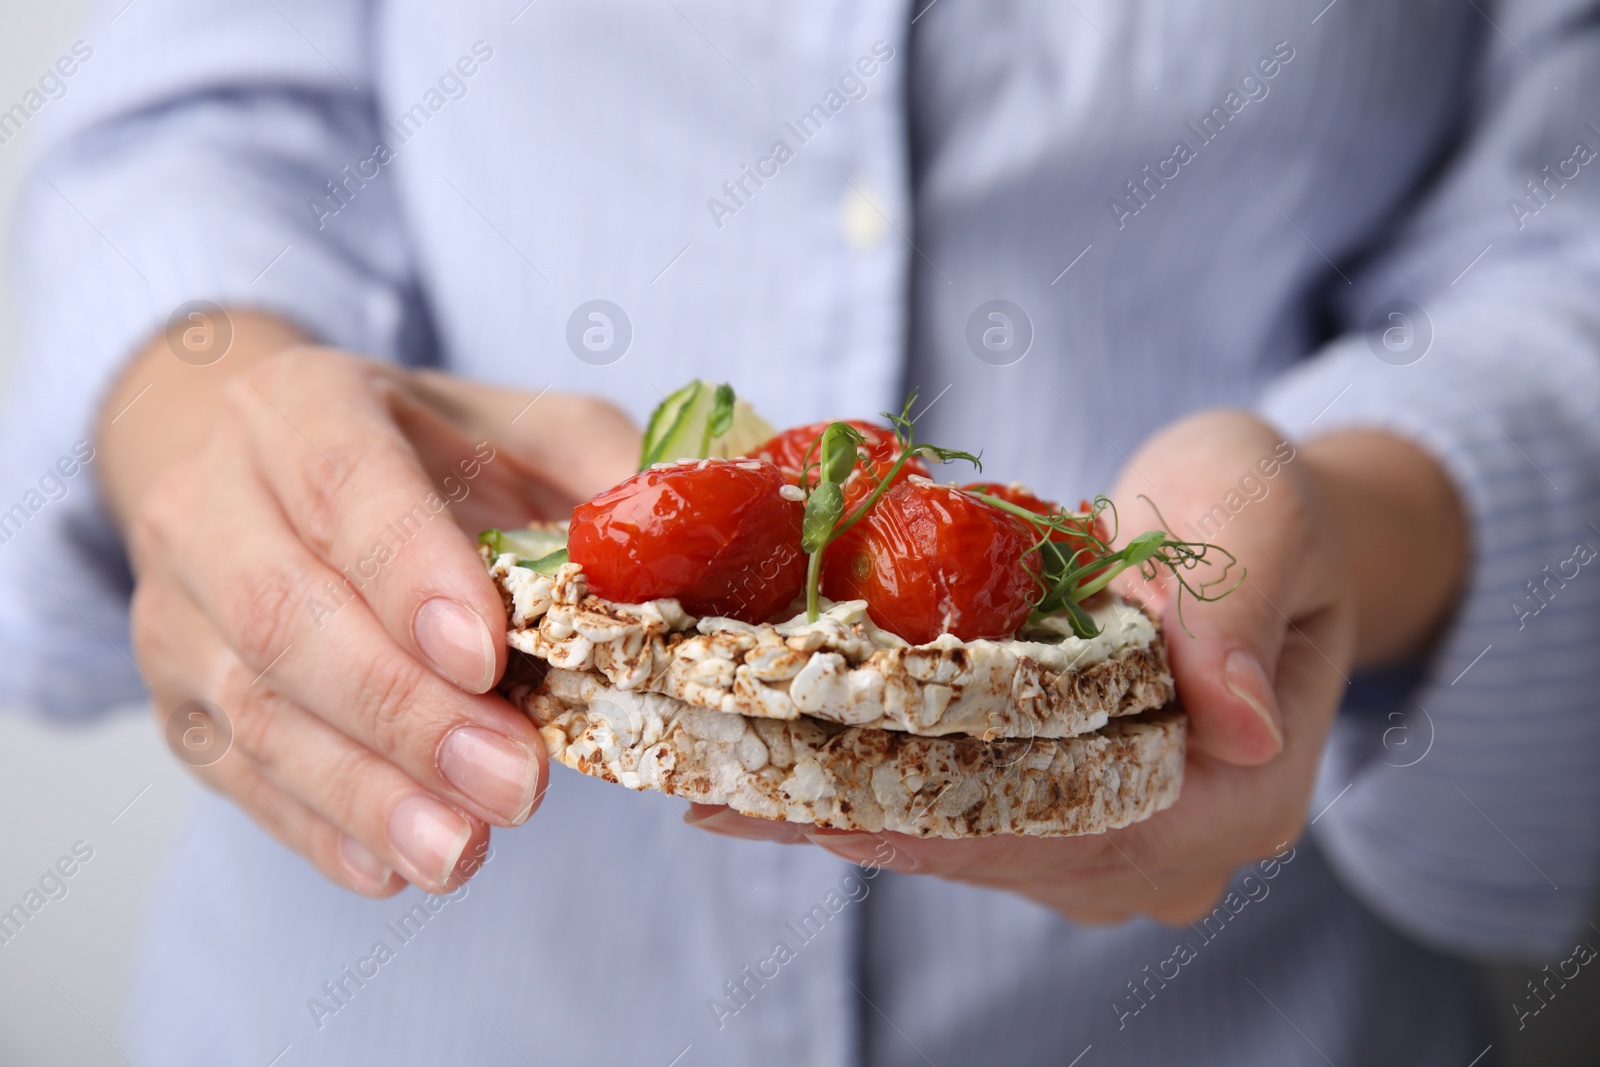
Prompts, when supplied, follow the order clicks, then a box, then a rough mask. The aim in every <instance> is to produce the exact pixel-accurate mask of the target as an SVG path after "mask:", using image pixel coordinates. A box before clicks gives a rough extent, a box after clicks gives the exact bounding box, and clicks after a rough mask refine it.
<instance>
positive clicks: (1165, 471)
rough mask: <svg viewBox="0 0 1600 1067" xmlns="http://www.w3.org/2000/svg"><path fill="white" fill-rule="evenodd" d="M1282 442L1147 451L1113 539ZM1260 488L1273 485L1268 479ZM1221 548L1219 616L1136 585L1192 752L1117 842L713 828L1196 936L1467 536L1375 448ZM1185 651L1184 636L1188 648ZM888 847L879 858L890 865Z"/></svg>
mask: <svg viewBox="0 0 1600 1067" xmlns="http://www.w3.org/2000/svg"><path fill="white" fill-rule="evenodd" d="M1281 440H1282V437H1281V435H1280V434H1279V433H1278V432H1277V431H1276V430H1274V429H1273V428H1272V427H1271V426H1269V425H1268V424H1266V423H1264V422H1262V421H1261V420H1260V419H1258V418H1256V417H1255V416H1253V415H1250V414H1248V413H1245V412H1240V411H1226V410H1219V411H1207V412H1202V413H1200V414H1197V415H1194V416H1191V417H1189V418H1186V419H1183V420H1182V421H1180V422H1178V423H1176V424H1174V425H1172V426H1171V427H1169V428H1167V429H1165V430H1163V431H1161V432H1160V433H1158V434H1157V435H1155V437H1153V438H1152V439H1151V440H1150V441H1148V442H1147V443H1146V444H1145V445H1144V446H1143V447H1142V448H1141V449H1140V450H1139V452H1138V453H1137V454H1136V455H1135V456H1134V457H1133V458H1132V459H1131V460H1130V461H1129V464H1128V467H1127V469H1126V470H1125V471H1124V473H1123V476H1122V477H1121V478H1120V480H1119V483H1118V485H1117V487H1116V489H1115V491H1114V492H1113V493H1112V494H1111V496H1112V499H1113V500H1115V501H1116V502H1117V504H1118V508H1119V511H1120V514H1121V518H1122V535H1123V537H1124V538H1126V537H1127V536H1129V535H1132V534H1137V533H1139V532H1141V531H1143V530H1145V529H1151V528H1154V527H1156V526H1157V525H1158V523H1157V522H1156V520H1155V515H1154V513H1153V512H1151V511H1150V509H1149V508H1148V506H1147V505H1146V504H1145V503H1144V502H1143V501H1141V500H1139V499H1138V497H1139V495H1140V494H1145V495H1147V496H1149V497H1150V498H1151V499H1152V500H1153V501H1155V502H1156V504H1157V505H1158V506H1159V507H1160V509H1161V512H1162V514H1164V515H1165V516H1166V518H1167V519H1168V520H1169V521H1171V522H1172V523H1173V524H1175V527H1176V528H1177V529H1178V530H1180V531H1181V530H1184V529H1185V528H1186V525H1187V523H1189V522H1191V521H1194V520H1196V519H1198V518H1199V517H1201V516H1203V515H1206V514H1208V513H1210V512H1211V509H1212V507H1213V506H1214V505H1217V504H1220V503H1221V502H1222V501H1223V499H1224V498H1225V496H1226V495H1227V494H1228V492H1229V491H1230V490H1232V491H1236V490H1237V488H1238V484H1239V480H1240V478H1241V477H1242V476H1244V475H1245V474H1249V473H1254V474H1255V475H1256V477H1257V478H1258V479H1259V478H1260V471H1259V470H1257V467H1256V463H1257V461H1258V460H1259V459H1261V458H1262V457H1271V456H1272V455H1273V453H1274V449H1275V448H1276V447H1277V446H1278V445H1279V443H1280V442H1281ZM1263 480H1264V479H1263ZM1266 484H1267V485H1268V486H1269V491H1268V493H1267V495H1266V496H1265V497H1263V498H1261V499H1259V500H1251V501H1250V502H1249V503H1247V504H1246V505H1245V507H1244V508H1243V510H1241V511H1240V512H1239V513H1238V514H1237V515H1235V516H1234V517H1233V518H1232V519H1230V520H1229V521H1228V523H1227V524H1226V525H1225V526H1224V527H1223V528H1222V529H1221V530H1220V531H1219V532H1218V533H1216V534H1215V535H1214V537H1213V540H1214V541H1215V542H1216V543H1218V544H1221V545H1224V546H1226V547H1227V548H1228V549H1229V550H1231V551H1232V552H1233V553H1234V554H1235V555H1236V556H1237V557H1238V558H1239V561H1240V563H1242V564H1243V565H1244V566H1245V567H1247V568H1248V574H1249V577H1248V580H1247V581H1246V582H1245V583H1244V584H1243V585H1242V586H1240V587H1239V588H1238V589H1236V590H1235V591H1234V592H1232V593H1231V594H1229V595H1228V596H1226V597H1225V598H1223V599H1221V600H1219V601H1216V602H1214V603H1204V604H1201V603H1196V602H1195V601H1194V600H1193V599H1190V598H1188V597H1185V601H1186V602H1185V604H1184V610H1183V619H1184V622H1186V623H1187V625H1188V631H1189V633H1188V634H1186V633H1185V631H1184V627H1183V626H1182V625H1180V623H1179V621H1178V617H1177V610H1176V601H1175V598H1174V595H1173V586H1172V584H1171V583H1170V582H1167V583H1161V584H1159V585H1154V586H1152V585H1146V584H1145V583H1143V582H1142V581H1140V580H1138V579H1137V578H1135V577H1134V576H1133V575H1131V574H1127V573H1125V574H1124V575H1123V577H1122V578H1121V579H1119V583H1120V587H1121V589H1122V591H1123V592H1124V593H1127V594H1129V595H1132V596H1136V597H1139V598H1142V599H1144V600H1146V602H1147V603H1150V604H1151V605H1152V607H1154V608H1156V609H1157V610H1158V611H1159V613H1160V614H1161V616H1162V619H1163V621H1164V625H1165V629H1166V634H1167V638H1168V642H1169V647H1170V651H1171V660H1172V671H1173V676H1174V678H1175V679H1176V681H1177V686H1178V694H1179V697H1180V699H1181V700H1182V702H1183V704H1184V706H1185V708H1186V709H1187V711H1188V714H1189V722H1190V731H1189V753H1188V764H1187V767H1186V770H1185V778H1184V784H1183V792H1182V794H1181V795H1180V797H1179V799H1178V801H1177V803H1175V804H1174V805H1173V806H1172V807H1171V808H1169V809H1168V810H1166V811H1164V812H1161V813H1159V814H1157V815H1156V816H1154V817H1153V818H1151V819H1149V820H1147V821H1145V822H1142V823H1137V824H1135V825H1133V826H1130V827H1127V828H1125V829H1121V830H1113V831H1110V832H1109V833H1106V834H1098V835H1093V836H1088V837H1080V838H1053V839H1052V838H1027V837H1020V836H997V837H990V838H982V839H973V840H967V841H944V840H924V839H918V838H913V837H907V836H905V835H901V834H893V833H885V834H864V833H842V832H838V831H830V830H820V829H816V828H809V827H800V826H797V825H794V824H789V823H779V822H767V821H765V820H760V819H752V818H746V817H745V816H742V815H738V814H736V813H734V812H732V811H730V810H728V809H726V808H720V807H711V806H705V805H695V806H693V808H692V809H691V811H690V812H689V814H688V816H686V817H687V818H688V819H689V820H690V821H691V822H692V823H694V824H695V825H697V826H700V827H701V828H703V829H707V830H716V831H718V832H722V833H727V834H731V835H733V836H738V837H750V838H764V839H770V840H777V841H786V842H791V843H801V842H806V841H809V842H811V843H814V844H817V845H820V846H822V847H823V848H826V849H828V850H829V851H830V852H833V853H835V854H837V855H839V856H842V857H844V858H846V859H849V860H852V861H855V862H858V863H864V864H872V865H879V866H887V867H888V868H889V869H892V870H897V871H902V872H908V873H920V874H931V875H935V876H938V877H942V878H948V879H952V880H954V881H960V882H967V883H971V884H974V885H982V886H988V887H991V888H996V889H1004V890H1009V891H1011V892H1014V893H1018V894H1021V895H1022V896H1024V897H1027V898H1029V899H1031V900H1034V901H1037V902H1039V903H1041V904H1044V905H1046V906H1047V907H1050V908H1053V909H1054V910H1055V911H1057V912H1058V913H1060V914H1062V915H1064V916H1066V917H1068V918H1070V919H1073V920H1076V921H1079V922H1085V923H1116V922H1122V921H1125V920H1127V919H1130V918H1133V917H1135V916H1141V915H1142V916H1150V917H1152V918H1155V919H1157V920H1160V921H1163V922H1169V923H1183V922H1189V921H1192V920H1194V919H1197V918H1198V917H1200V916H1201V915H1203V914H1205V913H1206V912H1207V911H1209V910H1210V909H1211V908H1212V907H1213V906H1214V905H1215V903H1216V902H1217V900H1218V899H1219V898H1220V897H1221V896H1222V894H1223V893H1224V892H1225V891H1226V888H1227V885H1228V881H1229V879H1230V878H1231V876H1232V875H1233V873H1234V872H1235V871H1236V870H1237V869H1238V868H1239V867H1240V866H1242V865H1243V864H1245V863H1248V862H1250V861H1252V860H1256V859H1260V858H1264V857H1266V856H1268V855H1270V854H1272V853H1273V852H1274V851H1275V849H1276V848H1277V847H1278V846H1279V845H1280V844H1281V843H1284V842H1292V841H1294V840H1296V839H1297V838H1298V837H1299V836H1300V832H1301V830H1302V829H1303V827H1304V825H1305V819H1306V814H1307V811H1306V809H1307V805H1308V802H1309V797H1310V794H1311V788H1312V784H1313V782H1314V780H1315V776H1316V770H1317V763H1318V757H1319V756H1320V755H1321V752H1322V746H1323V742H1324V740H1325V738H1326V737H1327V733H1328V729H1329V726H1330V725H1331V723H1332V721H1333V717H1334V713H1335V711H1336V710H1337V708H1338V705H1339V702H1340V700H1341V699H1342V697H1343V695H1344V689H1345V686H1346V684H1347V676H1348V675H1349V674H1350V673H1351V670H1352V668H1354V667H1362V666H1373V665H1379V664H1384V663H1391V662H1396V661H1400V660H1403V659H1405V658H1407V657H1409V656H1414V655H1416V654H1417V653H1419V652H1421V651H1422V650H1424V649H1425V648H1426V647H1427V646H1428V644H1429V643H1430V641H1431V640H1433V639H1434V638H1435V637H1436V635H1437V634H1438V632H1439V631H1440V629H1441V628H1442V627H1443V626H1444V624H1445V623H1446V622H1447V620H1448V618H1449V616H1450V614H1451V612H1452V610H1453V608H1454V605H1455V602H1456V599H1457V597H1458V596H1459V592H1460V589H1461V586H1462V583H1463V581H1464V580H1465V572H1466V560H1467V551H1468V549H1467V528H1466V521H1465V518H1464V516H1463V514H1462V510H1461V506H1460V504H1459V501H1458V498H1457V496H1456V494H1455V491H1454V489H1453V487H1452V485H1451V483H1450V482H1449V481H1448V479H1447V478H1446V476H1445V474H1444V472H1443V470H1442V469H1441V468H1440V467H1439V465H1438V464H1437V463H1436V462H1435V461H1434V460H1433V459H1432V458H1430V457H1429V456H1428V455H1427V454H1425V453H1424V452H1422V451H1421V450H1420V449H1418V448H1417V447H1416V446H1414V445H1412V444H1410V443H1409V442H1407V441H1404V440H1402V439H1401V438H1399V437H1396V436H1392V435H1390V434H1387V433H1382V432H1375V431H1361V432H1348V433H1340V434H1336V435H1330V436H1327V437H1324V438H1320V439H1318V440H1315V441H1313V442H1310V443H1308V444H1305V445H1302V446H1300V447H1299V448H1298V450H1297V453H1296V455H1295V457H1294V458H1293V460H1292V461H1290V462H1288V463H1286V464H1284V465H1283V466H1282V468H1281V469H1280V471H1279V473H1278V474H1277V476H1276V477H1275V478H1273V479H1271V480H1270V481H1266ZM1191 635H1192V636H1191ZM885 843H887V848H888V855H889V858H888V859H887V860H885V859H884V854H885V853H884V849H885Z"/></svg>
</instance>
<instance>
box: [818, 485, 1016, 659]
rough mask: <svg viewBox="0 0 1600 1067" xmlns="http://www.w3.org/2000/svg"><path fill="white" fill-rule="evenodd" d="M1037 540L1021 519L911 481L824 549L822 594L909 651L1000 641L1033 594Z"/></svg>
mask: <svg viewBox="0 0 1600 1067" xmlns="http://www.w3.org/2000/svg"><path fill="white" fill-rule="evenodd" d="M1038 540H1039V538H1038V536H1037V535H1036V534H1035V533H1034V531H1033V529H1032V527H1030V526H1029V525H1028V524H1027V523H1026V522H1024V521H1023V520H1022V519H1019V518H1016V517H1015V516H1013V515H1008V514H1006V513H1005V512H1004V511H1001V510H1000V509H999V508H996V507H994V506H992V505H989V504H985V503H984V502H983V501H981V500H979V499H977V498H976V497H974V496H971V495H969V494H967V493H964V492H962V491H960V490H959V489H956V488H954V487H952V486H947V485H937V484H935V483H933V482H930V481H928V480H927V479H925V478H913V479H910V480H908V481H905V482H902V483H900V484H899V485H896V486H895V487H894V488H893V489H890V490H889V491H888V492H887V493H885V494H884V495H883V496H882V497H881V498H880V499H879V500H878V502H877V503H876V504H875V505H873V508H872V510H871V511H869V512H867V513H866V515H865V516H863V517H862V519H861V521H860V522H858V523H856V524H855V525H854V526H852V527H850V529H849V530H847V531H845V532H844V534H842V535H841V536H840V537H839V539H838V540H836V541H834V542H833V544H831V545H829V546H828V549H827V551H826V552H824V553H823V562H822V591H823V593H825V594H826V595H827V596H828V597H830V598H831V599H833V600H865V601H866V602H867V614H869V615H870V616H872V621H873V622H875V623H877V624H878V625H879V626H881V627H883V628H884V629H885V630H888V631H890V632H891V633H896V634H899V635H900V636H901V637H903V638H905V639H906V640H907V641H910V642H912V643H913V644H924V643H926V642H928V641H932V640H933V639H934V638H936V637H938V636H939V635H940V634H944V633H949V634H954V635H955V636H957V637H959V638H961V639H962V640H963V641H970V640H973V639H974V638H979V637H988V638H1000V639H1003V638H1008V637H1010V636H1012V635H1013V634H1015V633H1016V632H1017V629H1018V628H1019V627H1021V626H1022V624H1023V622H1025V621H1026V620H1027V618H1028V613H1029V612H1030V611H1032V610H1033V604H1034V602H1035V601H1036V600H1037V599H1038V596H1039V592H1040V588H1039V584H1038V582H1036V581H1035V579H1034V575H1035V574H1038V573H1039V552H1038V549H1036V548H1035V547H1034V546H1035V544H1036V542H1037V541H1038Z"/></svg>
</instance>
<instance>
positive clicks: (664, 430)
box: [639, 381, 704, 470]
mask: <svg viewBox="0 0 1600 1067" xmlns="http://www.w3.org/2000/svg"><path fill="white" fill-rule="evenodd" d="M703 388H704V386H703V383H701V382H698V381H694V382H690V383H689V384H688V385H686V386H684V387H683V388H681V389H678V390H677V391H675V392H673V393H672V394H671V395H670V396H668V397H667V398H666V399H665V400H663V401H662V402H661V403H660V404H658V405H656V409H655V410H654V411H653V412H651V413H650V424H649V425H648V426H646V427H645V431H644V446H643V447H642V448H641V449H640V451H639V469H640V470H647V469H649V467H650V466H651V465H652V464H655V463H660V462H662V461H663V460H664V459H678V458H680V457H679V456H678V455H673V456H668V455H667V452H668V450H669V449H671V450H673V451H675V452H676V451H680V450H681V445H682V444H683V443H684V442H683V440H682V439H683V437H684V436H685V434H684V425H685V424H686V423H687V422H688V421H689V414H690V409H691V408H692V407H694V406H695V401H696V400H697V399H699V397H700V393H701V391H702V389H703ZM695 436H699V435H698V434H695Z"/></svg>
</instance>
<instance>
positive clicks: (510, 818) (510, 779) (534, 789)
mask: <svg viewBox="0 0 1600 1067" xmlns="http://www.w3.org/2000/svg"><path fill="white" fill-rule="evenodd" d="M439 771H440V773H442V774H443V775H444V777H445V780H446V781H448V782H449V783H450V784H451V785H453V786H455V787H456V788H457V789H459V790H461V792H462V793H463V794H464V795H466V796H469V797H471V798H472V799H473V800H475V801H477V802H478V803H479V804H482V805H483V806H484V807H485V808H487V809H488V810H489V811H492V812H494V813H495V814H496V815H498V816H500V818H501V819H503V820H504V821H505V822H506V823H507V825H510V826H516V825H518V824H520V823H521V822H522V821H523V820H524V819H526V818H527V817H528V814H529V813H530V812H531V811H533V802H534V799H535V797H536V796H537V795H538V791H539V763H538V761H537V760H535V759H534V758H533V753H531V752H529V751H528V750H527V749H525V748H523V747H522V746H521V745H519V744H517V743H516V742H515V741H513V740H511V739H510V738H509V737H502V736H501V735H500V734H497V733H495V732H494V731H492V730H485V729H483V728H482V727H479V726H462V727H458V728H457V729H455V730H452V731H450V733H449V734H448V735H447V736H446V737H445V739H444V744H442V745H440V746H439Z"/></svg>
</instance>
